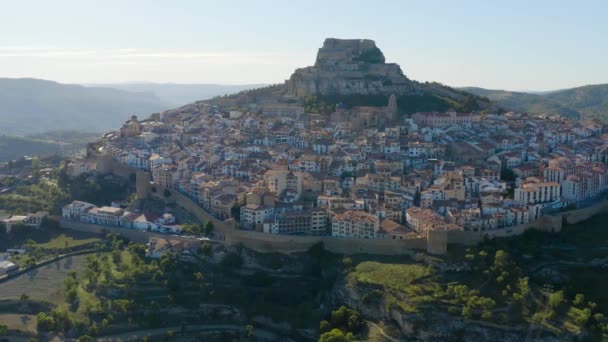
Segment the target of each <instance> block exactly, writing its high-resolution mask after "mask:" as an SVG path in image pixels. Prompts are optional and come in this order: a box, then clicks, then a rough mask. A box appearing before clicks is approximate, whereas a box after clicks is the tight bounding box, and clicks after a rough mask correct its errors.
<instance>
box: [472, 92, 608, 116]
mask: <svg viewBox="0 0 608 342" xmlns="http://www.w3.org/2000/svg"><path fill="white" fill-rule="evenodd" d="M461 89H462V90H464V91H467V92H470V93H473V94H476V95H478V96H484V97H487V98H489V99H490V100H491V101H492V102H495V103H496V104H497V105H498V106H500V107H501V108H504V109H506V110H514V111H519V112H527V113H534V114H543V113H549V114H558V115H562V116H567V117H572V118H582V119H593V118H597V119H600V120H602V121H608V84H597V85H587V86H583V87H577V88H571V89H561V90H555V91H548V92H537V93H531V92H515V91H506V90H490V89H483V88H476V87H466V88H461Z"/></svg>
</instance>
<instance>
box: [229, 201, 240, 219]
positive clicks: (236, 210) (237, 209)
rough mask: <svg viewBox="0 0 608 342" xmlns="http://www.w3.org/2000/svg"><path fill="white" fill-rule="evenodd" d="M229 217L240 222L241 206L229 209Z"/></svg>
mask: <svg viewBox="0 0 608 342" xmlns="http://www.w3.org/2000/svg"><path fill="white" fill-rule="evenodd" d="M230 216H232V217H234V220H235V221H236V222H241V206H240V205H235V206H233V207H232V208H230Z"/></svg>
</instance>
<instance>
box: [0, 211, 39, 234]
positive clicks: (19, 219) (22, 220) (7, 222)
mask: <svg viewBox="0 0 608 342" xmlns="http://www.w3.org/2000/svg"><path fill="white" fill-rule="evenodd" d="M48 216H49V213H48V212H47V211H37V212H35V213H29V214H27V215H10V216H7V217H5V218H2V219H0V222H2V223H3V224H4V227H5V229H6V233H10V232H11V231H12V230H13V229H14V228H15V227H18V226H27V227H34V228H39V227H40V225H41V224H42V221H43V220H44V219H46V218H47V217H48Z"/></svg>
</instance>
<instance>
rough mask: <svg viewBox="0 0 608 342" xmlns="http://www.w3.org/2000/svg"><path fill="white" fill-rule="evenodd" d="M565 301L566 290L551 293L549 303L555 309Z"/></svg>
mask: <svg viewBox="0 0 608 342" xmlns="http://www.w3.org/2000/svg"><path fill="white" fill-rule="evenodd" d="M563 302H564V291H557V292H554V293H552V294H551V295H549V305H550V306H551V307H552V308H553V309H555V308H557V307H559V306H560V305H562V303H563Z"/></svg>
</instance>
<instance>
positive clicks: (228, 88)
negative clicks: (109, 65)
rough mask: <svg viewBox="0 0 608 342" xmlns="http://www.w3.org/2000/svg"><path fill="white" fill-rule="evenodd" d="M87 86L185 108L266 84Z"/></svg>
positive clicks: (135, 83) (121, 84)
mask: <svg viewBox="0 0 608 342" xmlns="http://www.w3.org/2000/svg"><path fill="white" fill-rule="evenodd" d="M86 86H95V87H108V88H114V89H120V90H126V91H130V92H145V93H150V94H154V95H155V96H156V97H158V98H159V99H160V100H161V101H162V102H163V103H167V104H170V105H171V106H172V107H179V106H183V105H185V104H188V103H192V102H195V101H199V100H207V99H210V98H212V97H215V96H223V95H230V94H234V93H238V92H241V91H243V90H249V89H255V88H261V87H265V86H267V85H266V84H239V85H230V84H175V83H150V82H132V83H113V84H91V85H86Z"/></svg>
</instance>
